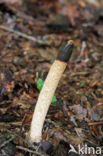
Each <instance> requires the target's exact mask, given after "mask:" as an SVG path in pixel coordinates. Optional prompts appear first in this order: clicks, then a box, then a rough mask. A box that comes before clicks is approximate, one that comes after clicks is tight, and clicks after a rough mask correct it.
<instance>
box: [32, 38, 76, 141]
mask: <svg viewBox="0 0 103 156" xmlns="http://www.w3.org/2000/svg"><path fill="white" fill-rule="evenodd" d="M72 49H73V42H72V41H71V40H70V41H68V42H67V44H66V45H64V46H63V47H62V48H61V50H60V52H59V54H58V57H57V59H56V60H55V61H54V63H53V64H52V66H51V68H50V71H49V73H48V75H47V78H46V80H45V83H44V85H43V88H42V90H41V92H40V95H39V98H38V101H37V104H36V107H35V111H34V114H33V118H32V122H31V128H30V141H31V142H40V140H41V136H42V128H43V124H44V121H45V117H46V114H47V111H48V109H49V106H50V104H51V101H52V98H53V95H54V93H55V90H56V88H57V85H58V82H59V80H60V78H61V76H62V74H63V72H64V70H65V68H66V65H67V62H68V60H69V58H70V56H71V54H72Z"/></svg>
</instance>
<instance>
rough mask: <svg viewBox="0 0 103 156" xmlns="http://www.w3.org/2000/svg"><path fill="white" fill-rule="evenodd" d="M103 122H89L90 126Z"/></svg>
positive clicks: (102, 122)
mask: <svg viewBox="0 0 103 156" xmlns="http://www.w3.org/2000/svg"><path fill="white" fill-rule="evenodd" d="M102 124H103V121H98V122H90V123H88V125H89V126H95V125H102Z"/></svg>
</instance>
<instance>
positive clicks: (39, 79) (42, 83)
mask: <svg viewBox="0 0 103 156" xmlns="http://www.w3.org/2000/svg"><path fill="white" fill-rule="evenodd" d="M43 85H44V81H43V80H42V79H41V78H38V80H37V88H38V89H39V90H41V89H42V87H43ZM57 101H58V100H57V98H56V96H53V98H52V102H51V103H55V102H57Z"/></svg>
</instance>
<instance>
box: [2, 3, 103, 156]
mask: <svg viewBox="0 0 103 156" xmlns="http://www.w3.org/2000/svg"><path fill="white" fill-rule="evenodd" d="M94 2H95V3H93V2H92V3H91V1H90V0H87V1H85V2H83V1H81V0H79V1H78V2H77V1H74V2H72V1H69V2H68V1H67V0H65V1H61V0H58V1H53V2H50V1H48V0H43V1H41V0H40V1H37V0H30V1H29V2H28V1H21V0H19V1H17V0H15V1H14V2H12V3H11V1H9V0H8V1H6V0H2V1H1V2H0V138H1V139H0V140H1V142H0V145H1V149H0V155H10V156H11V155H16V156H24V155H25V156H31V155H33V156H36V155H44V156H46V155H50V156H57V155H60V156H62V155H63V156H64V155H69V156H70V155H72V154H74V155H75V156H76V155H78V156H79V154H75V153H68V151H69V149H70V148H71V146H70V145H72V147H75V149H77V146H78V144H81V145H83V144H85V143H86V144H87V145H88V146H92V147H101V149H102V147H103V113H102V112H103V74H102V73H103V54H102V49H103V33H102V29H103V28H102V25H103V2H102V1H96V0H95V1H94ZM70 39H73V40H74V43H75V48H74V51H73V55H72V58H71V60H70V62H69V64H68V66H67V69H66V71H65V73H64V74H63V77H62V79H61V80H60V83H59V85H58V88H57V90H56V93H55V97H56V99H57V100H56V99H54V100H55V103H53V104H52V105H51V106H50V109H49V112H48V114H47V117H46V120H45V124H44V127H43V136H42V142H41V146H40V147H39V146H38V145H35V144H30V143H29V142H28V140H27V139H26V138H27V133H28V131H29V128H30V123H31V119H32V114H33V110H34V107H35V104H36V101H37V98H38V95H39V92H40V91H39V90H40V89H39V90H38V89H37V88H38V87H37V80H38V79H39V78H42V80H45V78H46V76H47V73H48V71H49V69H50V66H51V64H52V63H53V61H54V60H55V58H56V56H57V53H58V50H59V48H60V46H61V45H62V44H64V42H66V41H68V40H70ZM91 156H92V154H91Z"/></svg>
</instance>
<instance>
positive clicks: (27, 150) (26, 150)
mask: <svg viewBox="0 0 103 156" xmlns="http://www.w3.org/2000/svg"><path fill="white" fill-rule="evenodd" d="M16 148H17V149H20V150H23V151H25V152H29V153H33V154H38V155H40V156H41V153H39V152H37V151H33V150H30V149H28V148H25V147H22V146H16ZM42 156H48V155H47V154H45V155H43V154H42Z"/></svg>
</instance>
